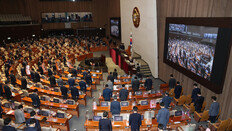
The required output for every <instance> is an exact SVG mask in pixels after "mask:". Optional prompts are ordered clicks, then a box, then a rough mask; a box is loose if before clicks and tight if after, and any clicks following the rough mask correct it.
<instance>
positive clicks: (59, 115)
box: [56, 113, 64, 118]
mask: <svg viewBox="0 0 232 131" xmlns="http://www.w3.org/2000/svg"><path fill="white" fill-rule="evenodd" d="M56 117H58V118H64V113H57V114H56Z"/></svg>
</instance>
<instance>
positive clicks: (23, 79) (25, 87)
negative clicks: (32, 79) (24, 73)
mask: <svg viewBox="0 0 232 131" xmlns="http://www.w3.org/2000/svg"><path fill="white" fill-rule="evenodd" d="M21 88H22V89H27V79H26V78H25V77H22V78H21Z"/></svg>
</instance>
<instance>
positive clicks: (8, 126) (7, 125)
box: [2, 117, 17, 131]
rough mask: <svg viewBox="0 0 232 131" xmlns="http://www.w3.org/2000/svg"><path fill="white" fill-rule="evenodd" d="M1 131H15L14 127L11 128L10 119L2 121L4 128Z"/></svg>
mask: <svg viewBox="0 0 232 131" xmlns="http://www.w3.org/2000/svg"><path fill="white" fill-rule="evenodd" d="M2 131H17V130H16V129H15V128H14V127H12V126H11V118H9V117H8V118H6V119H4V126H3V127H2Z"/></svg>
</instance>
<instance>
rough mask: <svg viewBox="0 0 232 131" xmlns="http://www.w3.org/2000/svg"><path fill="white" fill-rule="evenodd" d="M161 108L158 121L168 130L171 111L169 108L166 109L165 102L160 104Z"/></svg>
mask: <svg viewBox="0 0 232 131" xmlns="http://www.w3.org/2000/svg"><path fill="white" fill-rule="evenodd" d="M160 107H161V109H160V110H159V112H158V115H157V118H156V119H157V122H158V123H159V124H163V125H164V129H166V126H167V124H168V121H169V116H170V113H169V110H168V109H167V108H164V103H163V102H161V103H160Z"/></svg>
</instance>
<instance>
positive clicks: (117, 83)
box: [114, 80, 145, 85]
mask: <svg viewBox="0 0 232 131" xmlns="http://www.w3.org/2000/svg"><path fill="white" fill-rule="evenodd" d="M140 83H145V81H143V80H141V81H140ZM122 84H125V85H126V84H131V81H120V82H114V85H122Z"/></svg>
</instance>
